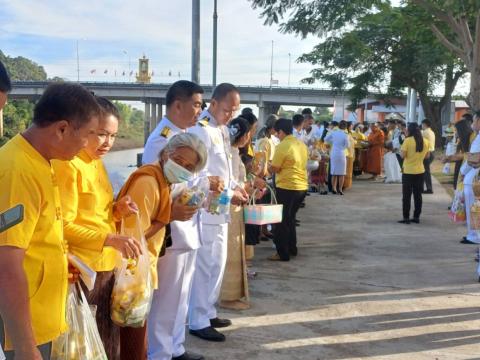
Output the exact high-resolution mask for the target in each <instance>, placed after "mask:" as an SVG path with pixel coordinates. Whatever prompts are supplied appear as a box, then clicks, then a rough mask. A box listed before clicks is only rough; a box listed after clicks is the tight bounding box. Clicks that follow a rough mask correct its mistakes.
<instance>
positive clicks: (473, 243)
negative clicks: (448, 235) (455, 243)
mask: <svg viewBox="0 0 480 360" xmlns="http://www.w3.org/2000/svg"><path fill="white" fill-rule="evenodd" d="M460 243H461V244H469V245H478V243H476V242H473V241H470V240H468V239H467V238H466V237H464V238H463V239H462V240H461V241H460Z"/></svg>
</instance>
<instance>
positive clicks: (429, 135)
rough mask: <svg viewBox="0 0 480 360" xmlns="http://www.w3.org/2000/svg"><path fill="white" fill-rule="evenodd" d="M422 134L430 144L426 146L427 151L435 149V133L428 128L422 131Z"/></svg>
mask: <svg viewBox="0 0 480 360" xmlns="http://www.w3.org/2000/svg"><path fill="white" fill-rule="evenodd" d="M422 135H423V138H424V139H427V141H428V143H429V144H430V145H429V147H428V150H429V151H435V133H434V132H433V130H432V129H430V128H428V129H425V130H423V131H422Z"/></svg>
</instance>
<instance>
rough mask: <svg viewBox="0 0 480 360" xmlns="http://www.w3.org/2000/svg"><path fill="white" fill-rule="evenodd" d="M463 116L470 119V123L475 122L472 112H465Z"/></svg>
mask: <svg viewBox="0 0 480 360" xmlns="http://www.w3.org/2000/svg"><path fill="white" fill-rule="evenodd" d="M462 118H464V119H465V120H467V121H470V123H472V122H473V115H472V114H470V113H465V114H463V115H462Z"/></svg>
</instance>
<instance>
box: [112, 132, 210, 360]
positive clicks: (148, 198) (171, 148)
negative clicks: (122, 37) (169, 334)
mask: <svg viewBox="0 0 480 360" xmlns="http://www.w3.org/2000/svg"><path fill="white" fill-rule="evenodd" d="M206 161H207V149H206V147H205V145H204V143H203V142H202V141H201V140H200V139H199V138H198V137H197V136H196V135H194V134H189V133H180V134H177V135H175V136H173V137H172V138H171V139H170V140H169V142H168V144H167V145H166V146H165V148H164V149H163V150H162V151H161V152H160V154H159V161H158V162H157V163H154V164H148V165H144V166H142V167H140V168H139V169H137V170H136V171H135V172H134V173H133V174H132V175H130V177H129V178H128V180H127V182H126V183H125V185H124V186H123V187H122V189H121V190H120V193H119V196H123V195H126V196H129V197H131V199H132V200H133V201H134V202H135V203H136V204H138V208H139V211H138V214H139V216H140V223H141V225H142V229H143V230H144V235H145V238H146V240H147V242H148V250H149V253H150V263H151V274H152V278H153V285H154V287H157V261H158V257H159V255H160V253H161V250H162V248H164V246H165V245H164V240H165V229H166V228H165V227H166V225H167V224H169V223H170V222H171V221H173V220H180V221H185V220H188V219H190V218H191V217H192V216H193V214H194V213H196V212H197V210H198V209H197V207H194V206H186V205H181V204H180V203H179V201H180V199H181V196H179V197H176V200H175V201H174V203H173V205H172V200H171V198H172V196H171V193H170V190H171V189H170V187H171V185H172V184H178V183H185V182H188V181H190V180H192V179H193V177H194V173H198V172H199V171H200V170H202V169H203V168H204V167H205V164H206ZM179 204H180V205H179ZM178 205H179V206H180V207H183V208H184V209H183V210H181V211H180V212H181V214H180V212H178V211H177V210H176V209H177V208H178ZM125 221H126V223H125V225H126V226H127V227H128V228H134V222H135V221H136V216H130V217H128V218H126V219H125ZM146 326H147V324H145V326H144V327H142V328H130V327H125V328H122V329H121V358H122V360H123V359H125V360H144V359H146V357H147V348H146V340H147V339H146Z"/></svg>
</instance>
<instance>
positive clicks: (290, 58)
mask: <svg viewBox="0 0 480 360" xmlns="http://www.w3.org/2000/svg"><path fill="white" fill-rule="evenodd" d="M291 70H292V54H290V53H288V86H290V71H291Z"/></svg>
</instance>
